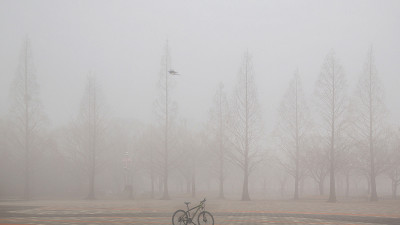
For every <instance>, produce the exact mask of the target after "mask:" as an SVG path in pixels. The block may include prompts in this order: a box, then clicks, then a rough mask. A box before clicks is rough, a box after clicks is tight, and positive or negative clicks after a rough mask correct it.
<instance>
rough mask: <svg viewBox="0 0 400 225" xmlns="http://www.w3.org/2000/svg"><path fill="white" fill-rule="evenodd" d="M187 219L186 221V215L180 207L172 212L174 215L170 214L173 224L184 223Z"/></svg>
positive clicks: (182, 224)
mask: <svg viewBox="0 0 400 225" xmlns="http://www.w3.org/2000/svg"><path fill="white" fill-rule="evenodd" d="M187 221H188V216H187V214H186V212H185V211H183V210H181V209H180V210H177V211H176V212H174V215H173V216H172V224H173V225H186V224H187Z"/></svg>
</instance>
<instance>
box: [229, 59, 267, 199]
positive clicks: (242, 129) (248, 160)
mask: <svg viewBox="0 0 400 225" xmlns="http://www.w3.org/2000/svg"><path fill="white" fill-rule="evenodd" d="M232 118H233V120H232V122H231V129H230V130H231V134H232V135H231V143H232V144H233V146H234V147H233V150H232V151H231V152H229V158H230V159H231V161H232V162H233V163H234V164H236V165H237V166H239V167H240V168H241V169H242V170H243V189H242V200H243V201H247V200H250V196H249V175H250V173H251V172H252V171H253V170H254V169H255V167H256V165H257V164H258V163H259V162H260V160H262V157H261V151H260V146H259V144H260V143H259V141H260V138H261V135H262V124H261V115H260V108H259V104H258V98H257V89H256V83H255V80H254V70H253V65H252V60H251V56H250V55H249V53H248V52H246V53H245V54H244V55H243V58H242V66H241V68H240V71H239V74H238V82H237V84H236V87H235V90H234V95H233V102H232Z"/></svg>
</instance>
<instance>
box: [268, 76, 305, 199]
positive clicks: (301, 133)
mask: <svg viewBox="0 0 400 225" xmlns="http://www.w3.org/2000/svg"><path fill="white" fill-rule="evenodd" d="M308 128H310V122H309V111H308V107H307V104H306V101H305V98H304V93H303V90H302V86H301V80H300V76H299V73H298V71H296V72H295V75H294V77H293V79H292V81H291V82H290V84H289V87H288V89H287V91H286V94H285V96H284V98H283V100H282V102H281V105H280V108H279V120H278V124H277V127H276V130H275V135H276V136H277V137H278V142H279V146H280V149H281V150H282V151H283V153H284V155H285V157H286V158H287V160H286V161H283V160H281V162H282V163H284V164H285V165H284V168H287V171H288V172H289V174H290V175H291V176H293V178H294V180H295V182H294V199H295V200H298V199H299V180H300V173H301V170H304V169H302V166H301V165H300V162H301V159H302V158H304V157H302V156H303V155H304V151H303V149H304V144H305V143H304V142H305V138H306V132H307V130H308Z"/></svg>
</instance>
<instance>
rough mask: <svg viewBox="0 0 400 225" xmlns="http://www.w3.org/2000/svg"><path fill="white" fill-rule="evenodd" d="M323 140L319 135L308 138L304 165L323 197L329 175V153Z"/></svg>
mask: <svg viewBox="0 0 400 225" xmlns="http://www.w3.org/2000/svg"><path fill="white" fill-rule="evenodd" d="M321 139H322V137H321V136H319V135H317V134H316V135H314V136H312V137H311V138H308V141H307V151H305V155H306V157H305V160H304V163H305V165H306V169H307V171H308V174H309V175H310V176H311V178H312V179H313V180H314V181H315V182H316V183H317V184H318V191H319V194H320V195H323V194H324V183H325V179H326V177H327V176H328V174H329V167H328V165H329V157H328V154H329V151H327V149H326V145H324V143H322V142H321Z"/></svg>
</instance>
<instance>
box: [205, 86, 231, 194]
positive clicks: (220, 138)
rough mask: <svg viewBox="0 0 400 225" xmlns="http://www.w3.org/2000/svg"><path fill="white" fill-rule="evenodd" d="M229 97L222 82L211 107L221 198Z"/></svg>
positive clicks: (213, 140)
mask: <svg viewBox="0 0 400 225" xmlns="http://www.w3.org/2000/svg"><path fill="white" fill-rule="evenodd" d="M228 110H229V108H228V99H227V97H226V94H225V92H224V90H223V84H222V83H220V84H219V87H218V90H217V91H216V93H215V95H214V102H213V105H212V107H211V109H210V117H209V121H208V124H207V125H208V126H207V128H208V130H209V132H208V134H209V135H208V138H209V139H210V140H209V141H208V142H209V143H210V146H209V147H210V148H212V149H213V150H212V153H213V154H215V156H216V161H217V163H216V165H217V168H216V171H217V178H218V182H219V194H218V196H219V198H221V199H223V198H225V196H224V180H225V166H224V165H225V161H226V157H227V156H226V151H227V129H228V127H227V126H228V123H229V119H230V118H229V111H228Z"/></svg>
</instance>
